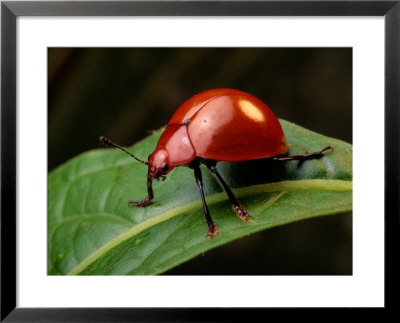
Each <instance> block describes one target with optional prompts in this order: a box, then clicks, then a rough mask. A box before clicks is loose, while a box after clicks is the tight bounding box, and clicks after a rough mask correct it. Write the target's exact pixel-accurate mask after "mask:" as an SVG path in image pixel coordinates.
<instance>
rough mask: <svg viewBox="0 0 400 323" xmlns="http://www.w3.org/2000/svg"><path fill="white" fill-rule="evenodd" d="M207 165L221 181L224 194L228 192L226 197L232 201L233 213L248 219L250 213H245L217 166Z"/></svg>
mask: <svg viewBox="0 0 400 323" xmlns="http://www.w3.org/2000/svg"><path fill="white" fill-rule="evenodd" d="M207 167H208V168H209V169H210V170H211V171H212V172H213V173H214V174H215V175H216V176H217V178H218V180H219V181H220V182H221V184H222V186H223V187H224V189H225V192H226V194H228V197H229V199H230V201H231V203H232V208H233V210H234V211H235V213H236V214H237V216H238V217H239V218H241V219H242V220H248V219H249V218H250V214H249V213H247V211H246V209H245V208H244V206H243V205H241V204H240V203H239V201H238V200H237V198H236V196H235V195H234V194H233V192H232V190H231V189H230V188H229V186H228V184H226V183H225V181H224V179H223V178H222V176H221V175H220V174H219V173H218V171H217V167H216V166H215V164H214V165H210V164H207Z"/></svg>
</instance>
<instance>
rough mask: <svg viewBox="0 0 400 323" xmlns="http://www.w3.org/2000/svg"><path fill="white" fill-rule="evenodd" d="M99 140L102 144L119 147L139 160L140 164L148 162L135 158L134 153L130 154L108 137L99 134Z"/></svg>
mask: <svg viewBox="0 0 400 323" xmlns="http://www.w3.org/2000/svg"><path fill="white" fill-rule="evenodd" d="M100 142H101V143H102V144H105V145H109V146H113V147H115V148H119V149H121V150H122V151H124V152H126V153H127V154H128V155H130V156H132V157H133V158H135V159H136V160H137V161H139V162H141V163H142V164H145V165H148V164H149V163H148V162H145V161H143V160H141V159H139V158H137V157H136V156H135V155H133V154H131V153H130V152H129V151H127V150H126V149H125V148H123V147H121V146H120V145H117V144H115V143H113V142H112V141H111V140H110V139H108V138H106V137H103V136H101V137H100Z"/></svg>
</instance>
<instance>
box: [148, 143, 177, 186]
mask: <svg viewBox="0 0 400 323" xmlns="http://www.w3.org/2000/svg"><path fill="white" fill-rule="evenodd" d="M148 164H149V175H148V176H149V177H150V178H151V179H155V180H158V179H159V178H161V179H162V180H164V179H165V175H166V174H168V173H169V172H170V171H171V170H172V169H173V168H174V166H173V165H171V164H170V163H169V159H168V152H167V151H166V150H165V149H164V148H157V149H156V150H155V151H154V152H153V153H152V154H151V155H150V156H149V162H148Z"/></svg>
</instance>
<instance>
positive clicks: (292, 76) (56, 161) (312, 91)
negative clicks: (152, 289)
mask: <svg viewBox="0 0 400 323" xmlns="http://www.w3.org/2000/svg"><path fill="white" fill-rule="evenodd" d="M219 87H229V88H235V89H239V90H243V91H246V92H249V93H251V94H253V95H255V96H257V97H258V98H260V99H261V100H263V101H264V102H265V103H267V105H269V106H270V107H271V109H272V110H273V111H274V112H275V114H276V115H277V116H278V117H279V118H283V119H286V120H289V121H292V122H294V123H296V124H298V125H301V126H303V127H306V128H309V129H311V130H313V131H316V132H319V133H322V134H324V135H327V136H331V137H335V138H338V139H342V140H344V141H347V142H349V143H351V142H352V49H351V48H49V49H48V169H49V171H51V170H53V169H54V168H55V167H57V166H59V165H61V164H62V163H64V162H65V161H67V160H68V159H70V158H72V157H73V156H75V155H77V154H79V153H81V152H84V151H86V150H89V149H95V148H101V146H100V143H99V141H98V138H99V136H100V135H104V136H107V137H110V138H112V140H113V141H115V142H117V143H119V144H121V145H122V146H130V145H132V144H133V143H135V142H137V141H138V140H140V139H142V138H144V137H145V136H147V135H148V134H149V133H150V132H151V130H153V129H158V128H160V127H161V126H163V125H165V124H166V123H167V122H168V120H169V118H170V117H171V116H172V114H173V112H174V111H175V110H176V109H177V108H178V107H179V106H180V104H182V103H183V102H184V101H185V100H186V99H188V98H189V97H191V96H192V95H194V94H196V93H199V92H201V91H204V90H207V89H211V88H219ZM260 255H262V257H260ZM166 274H171V275H172V274H179V275H184V274H193V275H195V274H222V275H229V274H263V275H265V274H282V275H285V274H291V275H293V274H298V275H315V274H325V275H329V274H339V275H340V274H352V216H351V213H346V214H341V215H334V216H327V217H321V218H316V219H310V220H305V221H301V222H298V223H292V224H289V225H285V226H282V227H278V228H274V229H270V230H267V231H265V232H260V233H257V234H254V235H252V236H250V237H246V238H243V239H239V240H236V241H234V242H232V243H230V244H228V245H226V246H223V247H220V248H216V249H214V250H212V251H209V252H207V253H205V254H203V255H201V256H199V257H197V258H195V259H193V260H191V261H189V262H187V263H185V264H183V265H181V266H179V267H177V268H175V269H173V270H170V271H169V272H167V273H166Z"/></svg>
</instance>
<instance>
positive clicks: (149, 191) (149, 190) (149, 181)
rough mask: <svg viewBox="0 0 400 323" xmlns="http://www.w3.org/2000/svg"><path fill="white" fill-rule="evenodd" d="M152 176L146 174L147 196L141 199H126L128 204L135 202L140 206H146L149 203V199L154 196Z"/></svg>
mask: <svg viewBox="0 0 400 323" xmlns="http://www.w3.org/2000/svg"><path fill="white" fill-rule="evenodd" d="M152 184H153V178H151V177H150V175H149V174H148V175H147V197H146V198H145V199H144V200H143V201H133V200H131V201H128V205H129V206H130V205H132V204H136V206H138V207H141V206H146V205H147V204H149V203H150V201H151V200H152V199H153V198H154V194H153V185H152Z"/></svg>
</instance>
